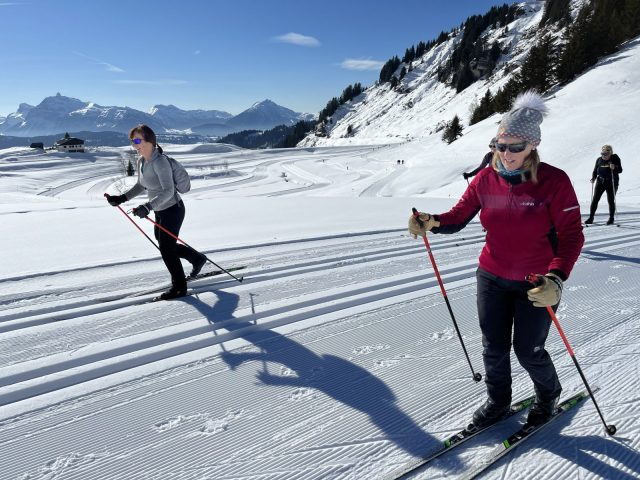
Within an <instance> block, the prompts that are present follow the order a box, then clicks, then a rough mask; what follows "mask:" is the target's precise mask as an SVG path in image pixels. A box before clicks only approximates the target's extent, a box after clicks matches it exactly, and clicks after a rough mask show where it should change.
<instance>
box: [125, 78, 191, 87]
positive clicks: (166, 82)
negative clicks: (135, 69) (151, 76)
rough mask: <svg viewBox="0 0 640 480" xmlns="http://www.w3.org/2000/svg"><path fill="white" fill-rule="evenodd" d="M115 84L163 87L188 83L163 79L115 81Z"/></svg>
mask: <svg viewBox="0 0 640 480" xmlns="http://www.w3.org/2000/svg"><path fill="white" fill-rule="evenodd" d="M114 83H119V84H120V85H153V86H163V85H185V84H187V83H188V82H187V81H186V80H175V79H170V78H167V79H162V80H115V81H114Z"/></svg>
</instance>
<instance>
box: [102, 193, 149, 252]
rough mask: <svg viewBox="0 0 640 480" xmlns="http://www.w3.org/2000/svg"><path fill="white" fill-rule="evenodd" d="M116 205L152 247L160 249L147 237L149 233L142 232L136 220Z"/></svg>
mask: <svg viewBox="0 0 640 480" xmlns="http://www.w3.org/2000/svg"><path fill="white" fill-rule="evenodd" d="M104 196H105V198H106V196H107V194H106V193H105V194H104ZM116 206H117V207H118V209H119V210H120V211H121V212H122V214H123V215H124V216H125V217H127V220H129V221H130V222H131V223H133V225H134V226H135V227H136V228H137V229H138V230H140V233H141V234H143V235H144V236H145V237H147V240H149V241H150V242H151V245H153V246H154V247H156V248H157V249H158V251H159V250H160V247H158V245H156V242H154V241H153V240H151V238H150V237H149V235H147V234H146V233H144V230H142V229H141V228H140V226H139V225H138V224H137V223H136V222H134V221H133V219H132V218H131V217H130V216H129V215H127V212H125V211H124V210H123V209H122V207H121V206H120V205H116Z"/></svg>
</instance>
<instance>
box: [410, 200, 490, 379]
mask: <svg viewBox="0 0 640 480" xmlns="http://www.w3.org/2000/svg"><path fill="white" fill-rule="evenodd" d="M411 210H412V211H413V216H414V217H415V219H416V221H417V222H418V225H420V227H421V228H422V227H424V222H423V221H422V220H420V217H419V212H418V210H416V209H415V208H412V209H411ZM422 240H424V246H425V247H427V253H428V254H429V259H430V260H431V265H432V266H433V271H434V272H435V274H436V278H437V279H438V283H439V284H440V291H441V292H442V296H443V297H444V302H445V303H446V304H447V308H448V309H449V314H450V315H451V320H452V321H453V326H454V327H455V329H456V333H457V334H458V338H459V339H460V345H462V350H463V351H464V355H465V357H467V362H468V363H469V368H471V373H472V374H473V379H474V380H475V381H476V382H479V381H480V380H482V375H480V374H479V373H477V372H476V371H475V370H474V369H473V365H471V359H470V358H469V354H468V353H467V348H466V347H465V345H464V340H462V334H461V333H460V329H459V328H458V322H456V317H455V315H454V314H453V309H452V308H451V304H450V303H449V298H448V297H447V291H446V290H445V289H444V284H443V283H442V279H441V278H440V272H439V271H438V266H437V265H436V260H435V258H433V253H431V247H430V246H429V240H427V235H426V233H425V234H424V235H423V236H422Z"/></svg>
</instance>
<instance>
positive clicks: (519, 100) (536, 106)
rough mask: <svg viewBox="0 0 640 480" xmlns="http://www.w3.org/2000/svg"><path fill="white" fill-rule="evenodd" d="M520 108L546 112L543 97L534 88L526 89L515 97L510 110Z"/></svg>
mask: <svg viewBox="0 0 640 480" xmlns="http://www.w3.org/2000/svg"><path fill="white" fill-rule="evenodd" d="M520 108H531V109H533V110H537V111H539V112H540V113H541V114H542V115H545V114H546V113H547V106H546V105H545V103H544V99H543V98H542V97H541V96H540V94H539V93H538V92H536V91H535V90H527V91H526V92H524V93H521V94H520V95H518V96H517V97H516V99H515V100H514V102H513V106H512V107H511V111H513V110H518V109H520Z"/></svg>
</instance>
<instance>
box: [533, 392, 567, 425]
mask: <svg viewBox="0 0 640 480" xmlns="http://www.w3.org/2000/svg"><path fill="white" fill-rule="evenodd" d="M559 399H560V397H559V396H558V397H556V398H554V399H553V400H550V401H548V402H543V401H541V400H538V399H537V398H536V401H535V402H534V404H533V405H532V406H531V409H530V410H529V415H528V416H527V423H528V424H529V425H531V426H532V427H537V426H538V425H542V424H543V423H547V422H548V421H549V420H551V417H553V414H554V413H555V411H556V409H557V408H558V400H559Z"/></svg>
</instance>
